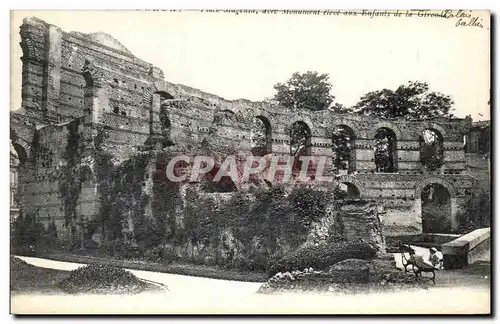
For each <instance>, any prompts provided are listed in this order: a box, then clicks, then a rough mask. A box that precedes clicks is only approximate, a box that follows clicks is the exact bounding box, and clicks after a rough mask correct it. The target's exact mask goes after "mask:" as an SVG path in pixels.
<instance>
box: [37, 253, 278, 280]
mask: <svg viewBox="0 0 500 324" xmlns="http://www.w3.org/2000/svg"><path fill="white" fill-rule="evenodd" d="M39 257H41V258H46V259H50V260H55V261H66V262H76V263H87V264H89V263H95V264H99V265H109V266H114V267H119V268H127V269H132V270H143V271H154V272H161V273H170V274H178V275H184V276H191V277H203V278H211V279H221V280H232V281H244V282H265V281H267V279H268V277H267V276H266V274H265V273H263V272H250V271H240V270H234V269H226V268H222V267H218V266H207V265H197V264H191V263H182V262H175V263H170V264H164V263H155V262H146V261H138V260H118V259H114V258H97V257H91V256H84V255H74V254H63V253H58V254H55V253H51V254H48V253H47V254H43V255H39Z"/></svg>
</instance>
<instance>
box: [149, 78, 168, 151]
mask: <svg viewBox="0 0 500 324" xmlns="http://www.w3.org/2000/svg"><path fill="white" fill-rule="evenodd" d="M148 90H150V91H151V90H152V89H151V88H148ZM160 110H161V97H160V94H158V93H151V102H150V110H149V137H148V139H147V141H146V146H147V147H148V148H149V149H153V148H156V149H161V148H162V147H163V144H162V143H163V142H164V138H163V133H162V125H161V121H160Z"/></svg>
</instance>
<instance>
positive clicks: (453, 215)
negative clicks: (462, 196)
mask: <svg viewBox="0 0 500 324" xmlns="http://www.w3.org/2000/svg"><path fill="white" fill-rule="evenodd" d="M450 206H451V219H450V222H451V229H452V230H456V229H457V228H458V220H457V214H458V211H459V209H460V205H459V203H458V199H457V198H456V197H451V198H450Z"/></svg>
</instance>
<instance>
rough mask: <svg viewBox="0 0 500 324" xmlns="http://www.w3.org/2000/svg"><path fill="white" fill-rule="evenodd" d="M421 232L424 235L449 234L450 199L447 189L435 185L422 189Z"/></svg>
mask: <svg viewBox="0 0 500 324" xmlns="http://www.w3.org/2000/svg"><path fill="white" fill-rule="evenodd" d="M420 198H421V200H422V230H423V232H424V233H450V232H451V199H450V194H449V192H448V189H446V187H445V186H443V185H441V184H437V183H433V184H429V185H427V186H425V187H424V188H423V189H422V192H421V197H420Z"/></svg>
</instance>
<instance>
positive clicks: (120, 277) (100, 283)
mask: <svg viewBox="0 0 500 324" xmlns="http://www.w3.org/2000/svg"><path fill="white" fill-rule="evenodd" d="M59 286H60V288H61V289H63V290H64V291H66V292H68V293H73V294H76V293H95V292H107V291H109V290H116V291H119V292H121V293H123V292H141V291H142V290H144V288H145V287H146V285H145V283H144V282H142V281H140V280H139V279H138V278H137V277H136V276H135V275H134V274H133V273H131V272H129V271H126V270H124V269H121V268H116V267H112V266H108V265H98V264H90V265H88V266H85V267H80V268H78V269H76V270H73V271H71V273H70V275H69V277H68V278H66V279H64V280H63V281H62V282H61V283H60V284H59Z"/></svg>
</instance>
